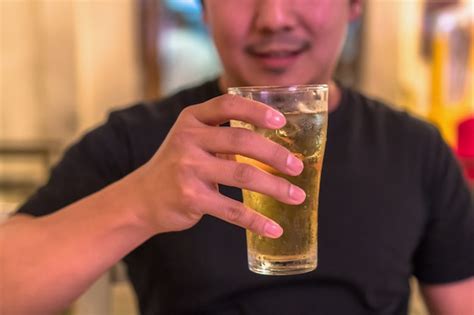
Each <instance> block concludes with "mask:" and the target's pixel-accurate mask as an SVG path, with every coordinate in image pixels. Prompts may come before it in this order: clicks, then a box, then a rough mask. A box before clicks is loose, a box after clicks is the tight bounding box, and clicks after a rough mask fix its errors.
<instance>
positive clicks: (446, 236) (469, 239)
mask: <svg viewBox="0 0 474 315" xmlns="http://www.w3.org/2000/svg"><path fill="white" fill-rule="evenodd" d="M434 138H435V140H434V141H431V145H430V148H429V149H428V150H427V153H429V155H430V156H429V157H428V158H427V160H426V164H425V171H426V172H425V178H424V179H425V184H426V185H425V187H426V200H427V204H428V207H429V208H428V220H427V223H426V227H425V231H424V236H423V238H422V240H421V242H420V244H419V246H418V248H417V250H416V252H415V257H414V275H415V276H416V277H417V278H418V279H419V280H420V281H421V282H422V283H426V284H436V283H439V284H441V283H448V282H454V281H458V280H462V279H466V278H468V277H471V276H474V205H473V204H474V202H473V199H472V196H471V194H470V193H469V189H468V186H467V182H466V181H465V179H464V177H463V175H462V172H461V169H460V167H459V163H458V162H457V160H456V158H455V157H454V155H453V153H452V151H451V149H450V148H449V147H448V146H447V145H446V144H445V143H444V141H443V140H442V138H441V136H440V135H439V133H436V137H434Z"/></svg>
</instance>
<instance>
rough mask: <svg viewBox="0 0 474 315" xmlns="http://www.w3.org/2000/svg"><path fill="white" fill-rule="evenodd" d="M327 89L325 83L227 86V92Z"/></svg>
mask: <svg viewBox="0 0 474 315" xmlns="http://www.w3.org/2000/svg"><path fill="white" fill-rule="evenodd" d="M317 90H321V91H324V90H328V85H327V84H295V85H261V86H258V85H256V86H235V87H230V88H227V92H239V91H240V92H304V91H317Z"/></svg>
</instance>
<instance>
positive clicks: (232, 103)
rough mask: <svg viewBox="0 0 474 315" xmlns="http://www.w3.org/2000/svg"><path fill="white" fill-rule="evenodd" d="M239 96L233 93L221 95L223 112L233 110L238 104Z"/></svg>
mask: <svg viewBox="0 0 474 315" xmlns="http://www.w3.org/2000/svg"><path fill="white" fill-rule="evenodd" d="M238 101H239V97H238V96H235V95H230V94H226V95H224V96H223V102H222V103H221V106H222V108H223V110H224V111H225V112H234V111H235V109H236V107H237V106H238Z"/></svg>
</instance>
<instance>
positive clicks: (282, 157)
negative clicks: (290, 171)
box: [272, 144, 291, 167]
mask: <svg viewBox="0 0 474 315" xmlns="http://www.w3.org/2000/svg"><path fill="white" fill-rule="evenodd" d="M289 154H291V153H290V152H289V151H288V150H287V149H285V148H284V147H282V146H281V145H279V144H275V146H274V148H273V155H272V156H273V159H274V160H275V161H276V162H277V163H278V164H281V165H282V166H283V167H284V166H285V165H286V160H287V158H288V155H289Z"/></svg>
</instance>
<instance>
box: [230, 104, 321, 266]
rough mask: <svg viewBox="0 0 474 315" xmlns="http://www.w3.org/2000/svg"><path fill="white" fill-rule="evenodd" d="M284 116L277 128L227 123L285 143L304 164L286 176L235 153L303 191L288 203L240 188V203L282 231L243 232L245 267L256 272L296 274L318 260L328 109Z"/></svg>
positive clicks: (282, 143) (245, 161)
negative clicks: (293, 202)
mask: <svg viewBox="0 0 474 315" xmlns="http://www.w3.org/2000/svg"><path fill="white" fill-rule="evenodd" d="M284 115H285V117H286V120H287V124H286V125H285V126H284V127H283V128H281V129H278V130H269V129H260V128H255V127H254V126H252V125H249V124H247V123H243V122H235V121H233V122H232V126H233V127H243V128H247V129H251V130H254V131H255V132H257V133H260V134H262V135H263V136H265V137H266V138H268V139H270V140H272V141H274V142H276V143H278V144H280V145H282V146H284V147H286V148H287V149H289V150H290V151H291V152H293V154H295V155H296V156H297V157H299V158H300V159H301V160H302V161H303V163H304V170H303V172H302V173H301V174H300V175H299V176H288V175H284V174H281V173H279V172H278V171H276V170H275V169H273V168H271V167H269V166H268V165H265V164H263V163H261V162H258V161H255V160H252V159H250V158H247V157H243V156H237V161H239V162H243V163H248V164H251V165H254V166H257V167H259V168H261V169H263V170H264V171H267V172H269V173H272V174H275V175H277V176H280V177H283V178H285V179H287V180H288V181H290V182H291V183H293V184H295V185H297V186H299V187H301V188H302V189H303V190H304V191H305V192H306V199H305V201H304V202H303V203H302V204H300V205H288V204H285V203H282V202H279V201H277V200H275V199H273V198H271V197H269V196H266V195H263V194H260V193H257V192H253V191H248V190H243V197H244V203H245V205H247V206H248V207H250V208H252V209H255V210H256V211H258V212H260V213H261V214H263V215H265V216H266V217H269V218H271V219H273V220H274V221H276V222H278V223H279V224H280V225H281V227H282V228H283V230H284V233H283V235H282V236H281V237H280V238H278V239H271V238H267V237H264V236H260V235H258V234H255V233H253V232H250V231H247V247H248V261H249V268H250V270H252V271H254V272H257V273H261V274H272V275H287V274H297V273H303V272H308V271H311V270H314V269H315V268H316V265H317V230H318V223H317V216H318V195H319V182H320V177H321V168H322V162H323V156H324V148H325V143H326V131H327V111H326V110H323V111H321V110H320V111H308V110H304V111H296V112H289V113H284Z"/></svg>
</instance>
